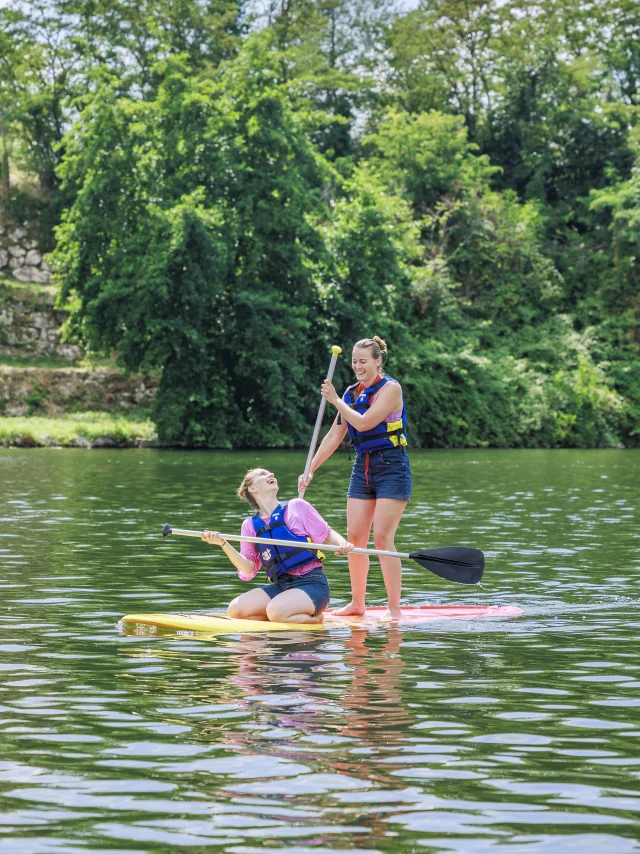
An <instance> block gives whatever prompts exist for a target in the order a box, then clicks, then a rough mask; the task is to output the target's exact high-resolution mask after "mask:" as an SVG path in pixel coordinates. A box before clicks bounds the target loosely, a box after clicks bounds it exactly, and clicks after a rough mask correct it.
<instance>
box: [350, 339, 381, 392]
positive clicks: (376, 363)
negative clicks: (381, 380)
mask: <svg viewBox="0 0 640 854" xmlns="http://www.w3.org/2000/svg"><path fill="white" fill-rule="evenodd" d="M381 364H382V359H381V358H379V359H374V358H373V354H372V352H371V350H370V349H369V348H368V347H358V348H354V350H353V355H352V356H351V367H352V368H353V372H354V374H355V375H356V379H357V380H358V381H359V382H361V383H364V384H365V386H370V385H372V384H373V381H374V380H375V378H376V377H377V375H378V371H379V368H380V365H381Z"/></svg>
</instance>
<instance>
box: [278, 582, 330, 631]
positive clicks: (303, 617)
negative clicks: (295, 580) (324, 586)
mask: <svg viewBox="0 0 640 854" xmlns="http://www.w3.org/2000/svg"><path fill="white" fill-rule="evenodd" d="M315 610H316V606H315V605H314V604H313V602H312V601H311V597H310V596H308V595H307V594H306V593H305V592H304V590H300V589H296V588H293V589H292V590H285V591H284V593H278V595H277V596H274V597H273V599H272V600H271V601H270V602H269V604H268V605H267V618H268V619H269V620H271V622H272V623H321V622H322V621H323V619H324V618H323V616H322V614H318V615H317V616H315V617H314V611H315Z"/></svg>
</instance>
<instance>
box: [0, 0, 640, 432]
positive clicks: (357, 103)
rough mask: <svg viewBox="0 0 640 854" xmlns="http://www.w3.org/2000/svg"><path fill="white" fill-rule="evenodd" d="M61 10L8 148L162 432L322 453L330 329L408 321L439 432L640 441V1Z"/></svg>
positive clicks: (83, 301) (47, 27)
mask: <svg viewBox="0 0 640 854" xmlns="http://www.w3.org/2000/svg"><path fill="white" fill-rule="evenodd" d="M39 4H40V0H34V2H33V3H31V4H26V5H25V7H24V8H23V10H22V11H21V12H9V11H8V10H4V11H2V12H1V13H0V14H1V15H2V16H3V21H4V22H5V29H4V33H3V35H2V36H0V94H2V95H4V100H2V103H0V123H3V127H4V129H5V135H4V137H3V140H4V142H3V145H4V148H2V151H3V152H5V155H6V153H7V152H9V155H10V156H9V159H8V160H7V157H6V156H5V160H4V162H5V163H8V164H9V165H11V164H12V163H16V164H23V165H28V166H29V168H30V169H31V170H32V171H33V170H35V171H37V173H38V175H39V176H40V179H41V183H42V184H43V185H46V186H48V187H49V188H50V198H51V201H52V208H51V210H52V211H54V214H53V215H54V216H56V215H57V212H60V211H62V210H63V211H64V213H63V214H62V216H61V221H60V224H59V227H58V229H57V232H56V236H57V247H56V250H55V253H54V256H53V257H54V263H55V267H56V270H57V276H58V280H59V282H60V284H61V288H62V291H61V301H62V302H66V303H67V304H68V306H69V309H70V318H69V321H68V324H67V334H68V335H69V336H70V337H72V338H75V339H77V340H79V341H81V342H83V343H84V344H85V346H86V347H87V348H88V350H89V351H90V352H93V353H116V354H117V356H118V358H119V360H120V361H121V362H122V363H123V364H124V365H125V366H126V367H127V368H128V369H130V370H136V369H139V368H142V369H144V370H154V371H156V370H157V371H159V372H160V374H161V381H160V391H159V395H158V399H157V406H156V409H155V411H154V419H155V422H156V424H157V426H158V432H159V435H160V437H161V439H162V441H165V442H170V443H176V444H180V443H184V444H189V445H203V446H215V447H232V446H233V447H237V446H260V445H269V446H290V445H293V444H304V443H305V442H306V441H307V440H308V436H309V432H310V426H309V425H310V423H311V421H312V419H313V416H314V412H315V407H316V405H317V388H318V385H319V382H320V379H321V378H322V374H323V371H324V369H325V367H326V358H327V345H329V344H331V343H334V342H338V343H340V344H341V345H342V346H343V347H344V348H345V350H346V351H347V352H348V350H347V348H348V347H349V345H350V343H351V342H353V341H354V340H356V339H358V338H360V337H362V336H365V335H372V334H381V335H382V336H383V337H384V338H385V339H386V340H387V341H388V343H389V345H390V360H389V366H388V367H389V371H390V373H392V374H393V375H394V376H397V377H398V379H400V380H401V381H402V382H403V384H404V386H405V389H406V391H407V400H408V408H409V414H410V430H411V436H412V441H413V442H414V443H416V444H420V445H425V446H434V447H448V446H465V445H467V446H487V445H497V446H501V447H511V446H513V447H521V446H522V447H524V446H527V447H542V446H550V447H559V446H566V447H588V446H592V445H593V446H608V445H616V444H619V443H624V444H626V445H637V444H640V438H639V437H640V429H639V428H638V426H637V425H638V423H639V416H640V382H639V381H638V379H637V377H638V376H639V375H640V374H639V372H638V370H637V367H638V365H639V363H640V353H639V347H640V325H639V308H640V303H639V302H638V285H639V282H638V275H637V261H636V259H637V257H638V252H639V250H640V246H639V245H638V244H639V241H640V213H639V211H640V178H639V175H640V172H639V171H638V168H639V167H638V165H637V163H638V160H637V148H636V137H635V130H634V126H635V124H636V122H637V112H638V92H639V88H638V87H639V85H640V59H639V58H640V53H639V52H638V49H637V41H638V39H637V35H638V32H640V18H639V17H638V14H637V9H636V6H634V4H633V3H631V2H630V0H602V2H600V3H597V4H595V3H591V2H587V0H536V2H533V3H526V4H525V3H523V2H522V0H506V2H505V0H464V2H463V0H429V2H425V3H422V4H420V5H419V6H418V8H416V9H414V10H412V11H409V12H405V11H402V10H400V8H399V7H397V6H396V7H395V9H393V8H390V6H392V5H393V4H390V2H388V0H319V2H310V0H287V2H286V3H280V2H277V3H276V2H271V0H269V2H267V3H266V4H260V5H259V6H256V5H255V4H254V5H251V4H248V5H247V6H245V4H244V3H241V2H240V0H215V2H211V3H209V2H207V3H205V2H199V0H180V2H179V3H177V4H176V3H169V2H168V0H145V2H143V3H138V4H131V3H128V2H120V0H104V2H101V3H99V4H96V3H95V2H93V0H91V2H89V0H86V2H85V0H72V2H71V3H69V2H67V0H65V2H62V1H61V0H60V2H58V0H54V2H53V3H48V4H44V5H43V6H42V8H40V5H39ZM45 6H46V8H45ZM256 9H257V10H259V14H258V15H257V17H254V18H252V17H251V15H252V13H253V12H255V10H256ZM37 10H39V17H38V16H36V15H35V12H36V11H37ZM40 13H42V14H40ZM51 34H55V35H56V38H55V39H51V38H49V36H50V35H51ZM52 62H53V66H52V67H55V68H56V69H58V72H59V73H56V74H54V75H53V76H51V75H50V74H49V75H48V76H47V74H46V73H45V69H46V68H48V67H50V66H51V63H52ZM5 172H6V169H5ZM3 174H4V173H0V178H2V175H3ZM9 177H10V176H9ZM5 183H6V181H5ZM5 189H6V188H5ZM8 195H9V194H8V193H7V192H5V193H4V197H5V199H6V198H8ZM337 377H338V380H339V382H341V383H346V382H347V381H348V380H349V378H350V371H349V368H348V359H345V360H344V362H343V363H342V364H341V365H340V366H339V368H338V371H337Z"/></svg>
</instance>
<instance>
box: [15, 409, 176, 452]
mask: <svg viewBox="0 0 640 854" xmlns="http://www.w3.org/2000/svg"><path fill="white" fill-rule="evenodd" d="M159 446H160V445H159V443H158V437H157V433H156V430H155V427H154V425H153V422H152V421H151V420H150V419H149V418H148V417H146V418H145V417H144V416H143V415H142V414H141V413H132V414H128V415H116V414H113V413H110V412H73V413H66V414H64V415H59V416H57V417H55V418H45V417H43V416H40V415H31V416H18V417H9V418H7V417H0V447H2V448H151V447H159Z"/></svg>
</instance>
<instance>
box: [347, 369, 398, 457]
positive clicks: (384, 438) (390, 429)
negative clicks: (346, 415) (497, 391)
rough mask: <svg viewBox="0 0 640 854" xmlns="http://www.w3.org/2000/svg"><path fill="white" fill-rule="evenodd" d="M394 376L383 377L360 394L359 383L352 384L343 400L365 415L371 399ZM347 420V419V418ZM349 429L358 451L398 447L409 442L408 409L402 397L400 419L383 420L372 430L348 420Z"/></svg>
mask: <svg viewBox="0 0 640 854" xmlns="http://www.w3.org/2000/svg"><path fill="white" fill-rule="evenodd" d="M392 379H393V378H392V377H388V376H385V377H382V378H381V379H379V380H378V382H375V383H374V384H373V385H372V386H370V387H369V388H365V389H364V390H363V391H361V392H360V394H358V391H357V389H358V386H359V383H354V384H353V385H350V386H349V388H348V389H347V390H346V391H345V393H344V396H343V398H342V399H343V400H344V402H345V403H347V404H349V406H350V407H351V408H352V409H355V411H356V412H359V413H360V415H364V414H365V412H367V410H368V409H369V407H370V406H371V401H372V400H373V397H374V395H375V394H377V393H378V392H379V391H380V389H381V388H383V386H385V385H386V384H387V383H388V382H390V381H391V380H392ZM345 420H346V419H345ZM347 430H348V431H349V436H350V437H351V446H352V447H353V448H355V450H356V453H359V454H368V453H369V452H370V451H384V450H385V448H397V447H399V446H404V445H406V444H407V435H406V434H407V410H406V408H405V405H404V397H403V399H402V417H401V418H400V419H399V420H398V421H381V422H380V424H376V426H375V427H372V428H371V429H370V430H362V431H360V430H356V428H355V427H353V426H352V425H351V424H349V422H347Z"/></svg>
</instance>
